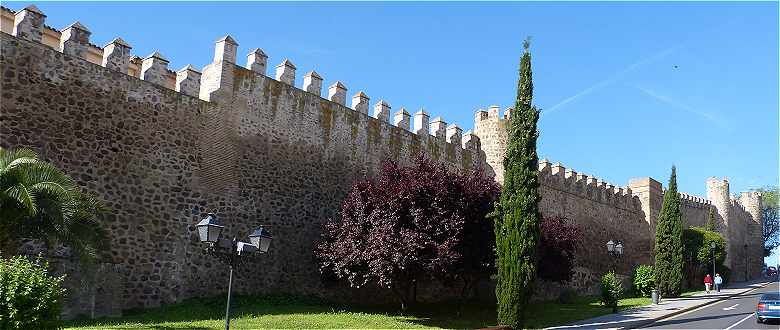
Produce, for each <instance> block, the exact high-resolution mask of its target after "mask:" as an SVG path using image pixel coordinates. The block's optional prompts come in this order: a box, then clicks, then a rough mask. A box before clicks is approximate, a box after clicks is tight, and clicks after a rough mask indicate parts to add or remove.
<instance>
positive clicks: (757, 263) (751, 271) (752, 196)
mask: <svg viewBox="0 0 780 330" xmlns="http://www.w3.org/2000/svg"><path fill="white" fill-rule="evenodd" d="M739 203H740V204H741V205H743V206H744V207H745V211H746V212H747V213H748V214H749V216H748V219H747V223H746V229H745V236H746V237H745V241H746V243H747V251H746V252H747V258H748V259H747V260H745V262H746V263H747V265H748V266H747V268H746V271H747V272H748V276H750V278H754V277H758V276H761V269H762V267H763V263H764V260H763V258H755V257H754V256H761V255H763V253H764V237H763V226H764V218H763V217H764V214H763V212H762V211H761V210H762V200H761V193H759V192H757V191H749V192H742V193H741V194H740V196H739Z"/></svg>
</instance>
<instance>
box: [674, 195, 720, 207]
mask: <svg viewBox="0 0 780 330" xmlns="http://www.w3.org/2000/svg"><path fill="white" fill-rule="evenodd" d="M679 194H680V203H682V204H683V205H685V206H690V207H695V208H709V207H711V206H712V202H711V201H709V200H708V199H706V198H704V197H699V196H695V195H691V194H688V193H684V192H681V193H679Z"/></svg>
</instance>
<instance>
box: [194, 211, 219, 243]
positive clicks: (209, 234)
mask: <svg viewBox="0 0 780 330" xmlns="http://www.w3.org/2000/svg"><path fill="white" fill-rule="evenodd" d="M195 227H196V228H198V236H200V241H201V243H209V244H215V243H217V242H218V241H219V237H220V235H221V234H222V229H223V228H225V226H221V225H220V224H219V222H217V216H216V215H214V213H209V214H208V215H207V216H206V217H205V218H203V220H201V221H200V222H199V223H198V224H197V225H195Z"/></svg>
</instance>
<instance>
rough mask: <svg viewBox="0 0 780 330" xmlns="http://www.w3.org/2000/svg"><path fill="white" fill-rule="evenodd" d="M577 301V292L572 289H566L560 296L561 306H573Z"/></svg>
mask: <svg viewBox="0 0 780 330" xmlns="http://www.w3.org/2000/svg"><path fill="white" fill-rule="evenodd" d="M576 299H577V291H575V290H574V289H572V288H565V289H563V290H561V293H559V294H558V302H559V303H561V304H573V303H574V300H576Z"/></svg>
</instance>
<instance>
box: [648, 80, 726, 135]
mask: <svg viewBox="0 0 780 330" xmlns="http://www.w3.org/2000/svg"><path fill="white" fill-rule="evenodd" d="M634 88H636V89H638V90H639V91H641V92H642V93H645V94H646V95H648V96H650V97H652V98H654V99H656V100H658V101H661V102H663V103H666V104H668V105H671V106H672V107H675V108H677V109H680V110H683V111H687V112H690V113H692V114H695V115H699V116H702V117H704V118H706V119H707V120H709V121H711V122H713V123H714V124H716V125H718V126H720V127H723V128H728V127H727V125H726V123H725V122H724V121H723V120H721V119H720V118H717V117H715V116H713V115H712V114H709V113H706V112H703V111H700V110H696V109H694V108H693V107H690V106H688V105H685V104H682V103H680V102H678V101H676V100H674V99H672V98H670V97H668V96H666V95H662V94H659V93H658V92H656V91H654V90H652V89H648V88H645V87H642V86H638V85H635V86H634Z"/></svg>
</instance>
